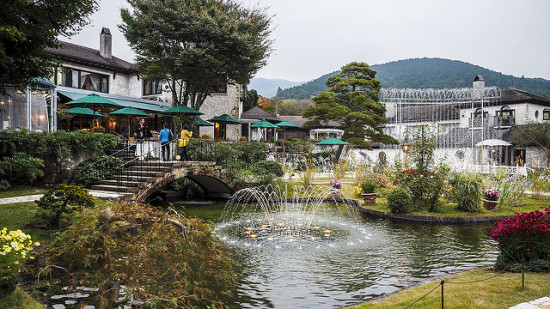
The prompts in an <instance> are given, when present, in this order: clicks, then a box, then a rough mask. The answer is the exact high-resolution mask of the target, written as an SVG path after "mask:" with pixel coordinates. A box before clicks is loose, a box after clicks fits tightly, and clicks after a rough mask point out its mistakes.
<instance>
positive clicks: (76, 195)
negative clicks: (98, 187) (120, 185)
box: [36, 185, 95, 226]
mask: <svg viewBox="0 0 550 309" xmlns="http://www.w3.org/2000/svg"><path fill="white" fill-rule="evenodd" d="M36 204H37V205H38V207H40V208H43V209H45V210H49V211H50V224H52V225H54V226H58V225H59V221H60V219H61V215H62V214H64V213H71V212H73V211H74V210H78V209H81V208H82V207H93V206H94V205H95V198H94V197H93V196H91V195H90V194H88V189H86V188H83V187H80V186H74V185H57V186H55V187H54V188H53V189H51V190H49V191H48V192H46V194H44V196H42V198H40V200H38V201H36Z"/></svg>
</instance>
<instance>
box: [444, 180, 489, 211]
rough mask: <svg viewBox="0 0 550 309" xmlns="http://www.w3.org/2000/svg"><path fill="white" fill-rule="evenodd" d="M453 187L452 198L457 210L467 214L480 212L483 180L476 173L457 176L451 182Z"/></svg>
mask: <svg viewBox="0 0 550 309" xmlns="http://www.w3.org/2000/svg"><path fill="white" fill-rule="evenodd" d="M450 184H451V186H452V187H453V191H452V198H453V200H454V201H455V202H456V203H457V205H456V208H457V209H458V210H461V211H466V212H478V211H479V205H480V203H481V189H482V186H483V178H482V177H481V176H480V175H479V174H475V173H460V174H456V175H455V176H454V177H453V179H452V180H451V181H450Z"/></svg>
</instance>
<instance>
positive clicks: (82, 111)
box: [67, 107, 105, 117]
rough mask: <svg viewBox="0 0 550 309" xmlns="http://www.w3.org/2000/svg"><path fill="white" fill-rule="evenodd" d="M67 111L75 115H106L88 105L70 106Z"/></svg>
mask: <svg viewBox="0 0 550 309" xmlns="http://www.w3.org/2000/svg"><path fill="white" fill-rule="evenodd" d="M67 113H69V114H74V115H87V116H99V117H105V116H103V115H101V114H100V113H97V112H95V111H93V110H91V109H89V108H87V107H73V108H70V109H69V110H68V111H67Z"/></svg>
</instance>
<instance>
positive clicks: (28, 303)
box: [0, 287, 46, 309]
mask: <svg viewBox="0 0 550 309" xmlns="http://www.w3.org/2000/svg"><path fill="white" fill-rule="evenodd" d="M0 308H2V309H44V308H46V306H44V305H42V304H40V303H39V302H37V301H36V300H34V299H33V298H32V297H30V296H29V295H28V294H27V293H25V291H23V290H21V289H20V288H19V287H18V288H17V289H16V290H15V291H14V292H13V293H12V294H11V295H9V296H7V297H5V298H3V299H0Z"/></svg>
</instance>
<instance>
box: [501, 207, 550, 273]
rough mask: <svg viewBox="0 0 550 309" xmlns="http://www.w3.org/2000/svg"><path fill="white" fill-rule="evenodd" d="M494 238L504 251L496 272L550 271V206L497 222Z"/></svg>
mask: <svg viewBox="0 0 550 309" xmlns="http://www.w3.org/2000/svg"><path fill="white" fill-rule="evenodd" d="M493 239H494V240H496V241H497V242H498V243H499V248H500V255H499V259H498V260H497V263H496V264H495V269H497V270H518V269H522V267H526V268H527V269H525V268H524V269H525V270H530V271H546V272H548V271H550V268H549V263H548V261H549V260H550V206H549V207H547V208H546V209H545V210H544V211H538V210H537V211H532V212H528V213H516V215H515V216H514V217H513V218H510V219H504V220H501V221H498V222H496V223H495V227H494V228H493ZM541 261H542V262H541ZM544 261H546V262H544Z"/></svg>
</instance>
